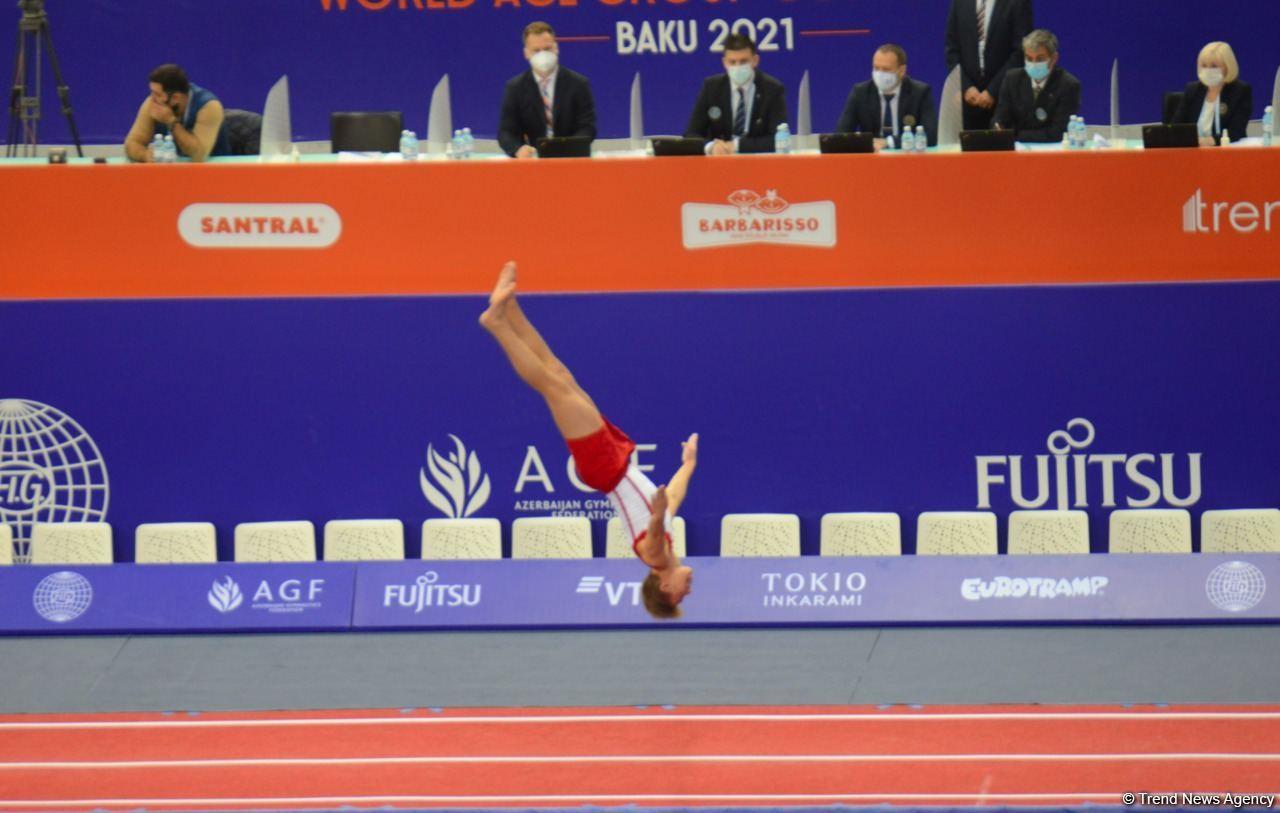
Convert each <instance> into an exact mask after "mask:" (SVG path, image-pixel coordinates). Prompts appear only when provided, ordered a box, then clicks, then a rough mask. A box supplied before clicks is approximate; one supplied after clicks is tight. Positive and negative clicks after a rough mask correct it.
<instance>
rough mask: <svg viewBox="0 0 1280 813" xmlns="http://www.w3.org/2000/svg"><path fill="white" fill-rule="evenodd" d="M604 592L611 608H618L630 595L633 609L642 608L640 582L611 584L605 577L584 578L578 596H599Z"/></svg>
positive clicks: (580, 582)
mask: <svg viewBox="0 0 1280 813" xmlns="http://www.w3.org/2000/svg"><path fill="white" fill-rule="evenodd" d="M601 590H603V591H604V594H605V596H607V597H608V599H609V606H610V607H617V606H618V605H619V604H621V603H622V602H623V601H624V600H626V598H627V595H628V594H630V596H631V601H630V604H631V606H632V607H638V606H640V582H609V581H605V578H604V576H583V577H582V579H581V580H580V581H579V582H578V590H577V592H578V595H599V594H600V591H601Z"/></svg>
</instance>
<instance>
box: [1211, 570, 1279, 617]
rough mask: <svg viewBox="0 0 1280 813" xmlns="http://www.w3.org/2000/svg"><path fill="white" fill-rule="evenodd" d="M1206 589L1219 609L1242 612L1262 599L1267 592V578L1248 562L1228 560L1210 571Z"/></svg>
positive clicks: (1251, 607)
mask: <svg viewBox="0 0 1280 813" xmlns="http://www.w3.org/2000/svg"><path fill="white" fill-rule="evenodd" d="M1204 591H1205V593H1206V594H1207V595H1208V596H1209V601H1212V602H1213V606H1215V607H1217V608H1218V609H1219V610H1226V611H1227V612H1230V613H1242V612H1244V611H1245V610H1251V609H1253V608H1254V607H1257V606H1258V603H1259V602H1261V601H1262V597H1263V595H1265V594H1266V592H1267V579H1266V577H1265V576H1263V575H1262V571H1261V570H1259V569H1258V568H1256V567H1254V566H1253V565H1251V564H1249V563H1248V562H1226V563H1225V564H1221V565H1218V566H1217V567H1215V568H1214V569H1213V570H1212V571H1210V573H1209V578H1208V579H1207V580H1205V583H1204Z"/></svg>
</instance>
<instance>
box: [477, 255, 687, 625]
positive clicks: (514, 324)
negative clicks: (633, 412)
mask: <svg viewBox="0 0 1280 813" xmlns="http://www.w3.org/2000/svg"><path fill="white" fill-rule="evenodd" d="M480 324H481V325H482V326H483V327H484V329H485V330H487V331H489V333H490V335H492V336H493V338H494V339H495V340H496V341H497V342H498V345H499V346H501V347H502V351H503V352H504V353H506V355H507V360H508V361H510V362H511V366H512V367H514V368H515V371H516V375H518V376H520V378H521V379H523V380H524V382H525V383H526V384H528V385H529V386H530V387H532V388H533V389H534V390H536V391H537V392H538V394H539V395H541V396H542V397H543V398H544V399H546V402H547V408H548V409H549V410H551V418H552V420H554V421H555V423H556V428H557V429H559V430H560V434H561V435H562V436H563V437H564V439H565V442H566V443H567V444H568V445H569V452H570V453H571V454H572V455H573V462H574V464H575V465H576V466H577V469H578V476H579V478H580V479H581V480H582V482H583V483H584V484H585V485H588V486H590V487H591V488H594V489H596V490H598V491H600V492H603V493H604V494H606V495H607V496H608V497H609V501H610V502H611V503H612V504H613V507H614V510H615V511H617V514H618V517H619V519H620V520H621V521H622V527H623V529H624V530H625V531H626V533H627V534H628V537H629V538H630V539H631V540H632V543H631V548H632V550H634V551H635V554H636V556H637V557H639V559H640V561H641V562H643V563H644V564H645V565H647V566H648V567H649V575H648V577H646V578H645V580H644V583H643V584H642V585H641V589H640V592H641V595H642V596H643V597H644V606H645V608H646V609H647V610H648V611H649V613H650V615H652V616H653V617H654V618H679V617H680V614H681V613H680V602H681V601H683V600H684V598H685V596H687V595H689V593H690V591H691V589H692V587H693V568H691V567H688V566H687V565H682V564H681V563H680V557H679V556H677V555H676V553H675V551H674V550H673V549H672V545H671V534H670V527H671V524H672V519H673V518H674V517H675V515H676V512H677V511H678V510H679V509H680V504H681V503H683V502H684V498H685V495H686V493H687V492H688V489H689V478H690V477H692V476H693V470H694V467H695V466H697V462H698V435H697V434H696V433H695V434H692V435H690V436H689V439H688V440H687V441H685V442H683V443H682V444H681V446H682V447H683V451H682V454H681V458H682V460H681V463H680V468H679V469H678V470H677V471H676V473H675V474H674V475H673V476H672V478H671V482H670V483H669V484H668V485H665V486H658V487H655V486H654V484H653V482H652V481H650V480H649V478H648V477H646V476H645V475H644V473H643V472H641V471H640V469H639V468H638V467H637V466H636V465H635V463H633V462H632V460H631V453H632V452H633V451H634V450H635V447H636V445H635V443H634V442H632V440H631V438H629V437H627V436H626V434H625V433H624V432H623V431H622V430H621V429H619V428H618V427H616V426H614V425H613V424H612V423H610V422H609V421H608V420H607V419H606V418H605V417H604V416H603V415H601V414H600V410H599V409H598V408H597V407H596V404H595V402H594V401H592V400H591V396H589V395H587V393H586V392H585V391H584V390H583V389H582V388H581V387H580V386H578V382H577V381H576V380H574V377H573V374H572V373H570V372H569V369H568V368H567V367H565V366H564V364H563V363H561V361H560V359H558V358H556V356H555V354H554V353H552V352H551V348H550V347H548V346H547V343H546V341H545V340H543V338H542V336H541V335H540V334H539V333H538V331H537V330H536V329H535V328H534V327H533V325H532V324H531V323H530V322H529V320H528V318H527V317H526V316H525V315H524V311H523V310H521V308H520V303H519V302H518V301H517V299H516V264H515V263H514V262H508V263H507V264H506V265H504V266H503V267H502V271H501V272H499V274H498V282H497V284H496V285H495V286H494V288H493V293H492V294H490V296H489V307H488V309H487V310H485V312H484V313H482V314H480Z"/></svg>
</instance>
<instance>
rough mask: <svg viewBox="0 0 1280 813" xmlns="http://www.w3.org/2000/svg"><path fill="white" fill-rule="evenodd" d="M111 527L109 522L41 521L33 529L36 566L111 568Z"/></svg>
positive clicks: (32, 536)
mask: <svg viewBox="0 0 1280 813" xmlns="http://www.w3.org/2000/svg"><path fill="white" fill-rule="evenodd" d="M113 561H114V557H113V555H112V552H111V526H110V525H108V524H107V523H105V522H37V523H35V525H33V526H32V528H31V564H33V565H109V564H111V563H112V562H113Z"/></svg>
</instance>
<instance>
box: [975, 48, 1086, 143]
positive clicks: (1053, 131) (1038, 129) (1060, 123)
mask: <svg viewBox="0 0 1280 813" xmlns="http://www.w3.org/2000/svg"><path fill="white" fill-rule="evenodd" d="M1037 111H1044V118H1043V119H1041V118H1040V116H1038V115H1037ZM1079 112H1080V80H1079V79H1077V78H1075V77H1074V76H1072V75H1071V74H1069V73H1067V72H1066V71H1065V70H1063V69H1062V68H1061V67H1056V68H1054V69H1053V70H1052V71H1051V72H1050V73H1049V78H1048V79H1047V80H1045V83H1044V90H1042V91H1040V97H1039V98H1036V95H1035V91H1034V90H1032V88H1031V77H1030V76H1027V69H1026V68H1014V69H1013V70H1011V71H1009V72H1008V73H1007V74H1005V77H1004V87H1003V88H1001V89H1000V101H998V102H997V103H996V114H995V117H994V118H993V119H992V124H993V125H994V126H996V127H999V128H1000V129H1002V130H1014V131H1015V132H1016V133H1017V139H1018V140H1019V141H1041V142H1046V143H1052V142H1054V141H1061V140H1062V135H1063V133H1065V132H1066V131H1067V125H1068V124H1069V123H1070V122H1071V117H1072V116H1074V115H1075V114H1076V113H1079Z"/></svg>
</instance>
